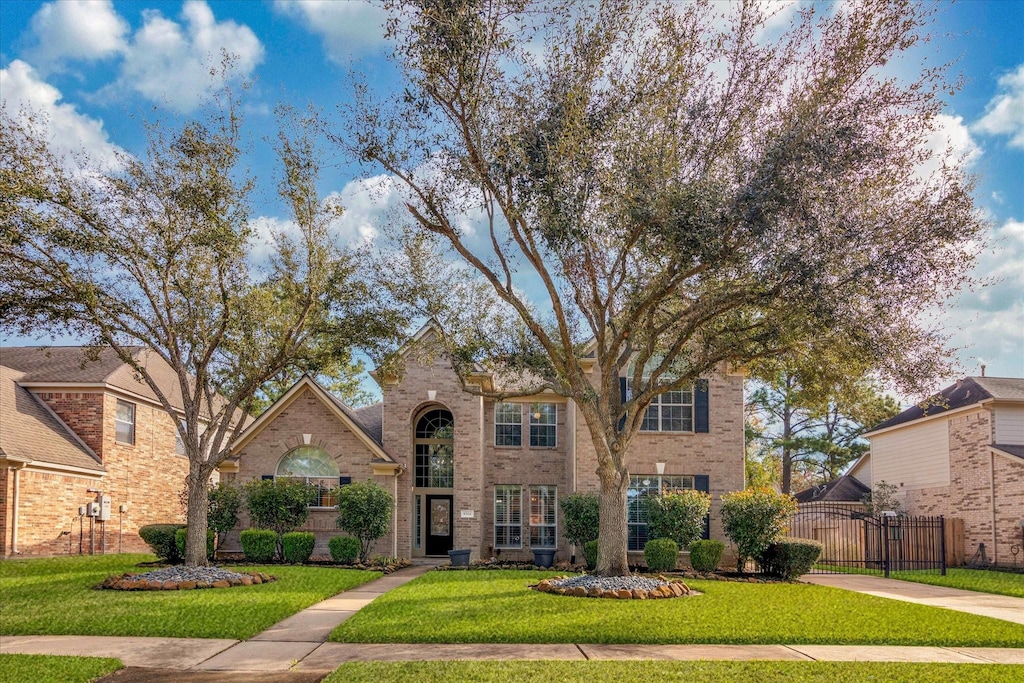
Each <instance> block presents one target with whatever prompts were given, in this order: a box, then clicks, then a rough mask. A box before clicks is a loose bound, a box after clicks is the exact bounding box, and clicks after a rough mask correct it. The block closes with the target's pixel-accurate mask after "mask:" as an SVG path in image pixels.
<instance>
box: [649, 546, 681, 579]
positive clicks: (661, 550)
mask: <svg viewBox="0 0 1024 683" xmlns="http://www.w3.org/2000/svg"><path fill="white" fill-rule="evenodd" d="M678 556H679V544H678V543H676V542H675V541H673V540H672V539H671V538H655V539H652V540H650V541H647V543H645V544H644V562H646V563H647V569H649V570H650V571H652V572H670V571H672V570H673V569H675V568H676V558H677V557H678Z"/></svg>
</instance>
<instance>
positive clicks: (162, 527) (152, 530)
mask: <svg viewBox="0 0 1024 683" xmlns="http://www.w3.org/2000/svg"><path fill="white" fill-rule="evenodd" d="M184 528H185V525H184V524H147V525H146V526H144V527H141V528H140V529H139V536H141V537H142V540H143V541H145V542H146V545H148V546H149V547H150V548H152V549H153V554H154V555H156V556H157V557H159V558H160V559H161V560H163V561H164V562H169V563H172V564H174V563H176V562H181V557H182V555H183V554H184V553H179V552H178V546H177V544H176V543H175V542H174V534H175V533H177V531H178V529H184Z"/></svg>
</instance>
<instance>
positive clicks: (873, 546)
mask: <svg viewBox="0 0 1024 683" xmlns="http://www.w3.org/2000/svg"><path fill="white" fill-rule="evenodd" d="M789 536H790V537H791V538H807V539H812V540H815V541H818V542H820V543H821V544H822V546H823V550H822V553H821V558H819V560H818V562H817V564H816V565H815V566H814V569H812V570H811V573H814V574H839V573H856V574H882V575H884V576H889V573H890V572H900V571H935V570H938V571H939V573H941V574H942V575H943V576H945V574H946V537H945V520H944V518H942V517H902V516H895V515H881V516H878V517H873V516H871V515H868V514H866V513H865V512H864V510H863V508H862V507H861V506H860V505H858V504H843V503H808V504H804V505H801V506H800V507H799V508H798V510H797V512H796V514H795V515H793V517H792V519H791V520H790V523H789Z"/></svg>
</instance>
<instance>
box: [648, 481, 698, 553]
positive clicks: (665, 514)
mask: <svg viewBox="0 0 1024 683" xmlns="http://www.w3.org/2000/svg"><path fill="white" fill-rule="evenodd" d="M646 505H647V526H648V528H649V532H648V534H647V535H648V536H649V537H650V538H671V539H672V540H673V541H675V542H676V544H677V545H678V546H679V547H680V548H686V547H687V546H689V545H690V544H691V543H693V542H694V541H696V540H697V539H698V538H700V537H701V535H702V534H703V533H704V522H705V518H706V517H707V515H708V512H709V511H710V510H711V495H710V494H708V493H704V492H703V491H694V490H682V491H666V492H664V493H662V494H661V495H657V496H650V497H649V498H647V502H646Z"/></svg>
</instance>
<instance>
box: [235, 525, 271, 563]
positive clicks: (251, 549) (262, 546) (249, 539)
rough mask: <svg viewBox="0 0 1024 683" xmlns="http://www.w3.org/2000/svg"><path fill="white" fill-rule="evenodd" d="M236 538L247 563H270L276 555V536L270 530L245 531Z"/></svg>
mask: <svg viewBox="0 0 1024 683" xmlns="http://www.w3.org/2000/svg"><path fill="white" fill-rule="evenodd" d="M238 538H239V540H240V541H241V544H242V554H243V555H245V560H246V561H247V562H256V563H265V562H270V561H271V560H273V559H274V556H275V555H276V554H277V534H276V533H274V532H273V531H271V530H270V529H246V530H245V531H243V532H242V533H240V534H239V535H238Z"/></svg>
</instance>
